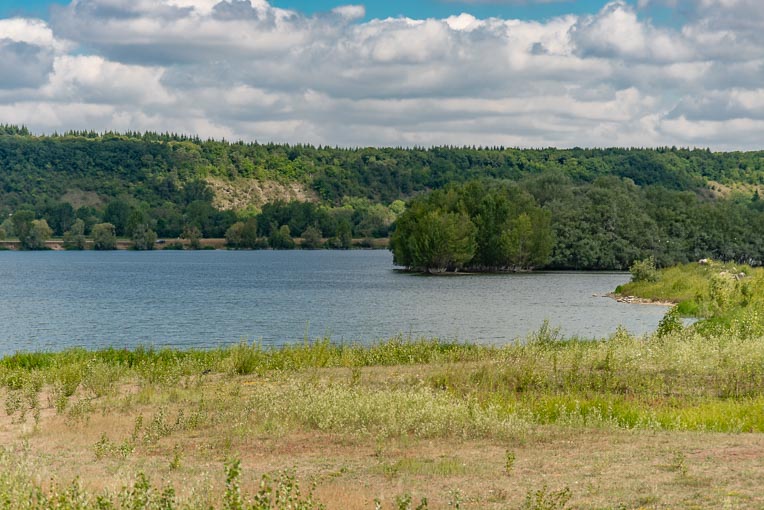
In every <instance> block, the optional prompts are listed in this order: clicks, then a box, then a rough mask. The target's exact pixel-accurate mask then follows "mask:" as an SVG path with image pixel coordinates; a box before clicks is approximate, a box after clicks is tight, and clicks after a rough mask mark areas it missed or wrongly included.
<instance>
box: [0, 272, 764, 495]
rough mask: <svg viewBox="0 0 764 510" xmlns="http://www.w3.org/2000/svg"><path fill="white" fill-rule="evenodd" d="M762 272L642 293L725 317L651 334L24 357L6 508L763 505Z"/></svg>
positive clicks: (11, 429) (638, 291)
mask: <svg viewBox="0 0 764 510" xmlns="http://www.w3.org/2000/svg"><path fill="white" fill-rule="evenodd" d="M733 269H734V270H738V269H739V271H737V272H733V271H732V270H733ZM682 271H684V272H686V273H687V275H686V277H685V278H683V277H682V276H681V274H682ZM740 272H745V273H746V276H745V277H741V278H740V279H738V278H732V277H731V276H730V275H732V274H735V275H738V274H739V273H740ZM698 275H699V276H698ZM762 282H764V277H763V276H762V273H761V270H758V269H756V270H754V269H750V268H742V269H740V268H737V267H736V268H732V267H731V266H729V267H728V266H706V267H702V268H700V269H698V267H696V266H693V265H690V266H685V267H684V268H678V269H668V270H664V271H662V272H661V273H660V276H659V279H658V281H657V282H651V283H640V284H639V285H631V286H627V287H625V288H624V289H621V291H622V292H624V293H629V294H630V295H639V296H642V297H649V296H652V297H653V298H654V299H661V300H665V299H672V300H679V299H680V298H681V297H683V296H684V297H686V296H688V295H692V296H693V297H692V298H690V299H691V300H692V301H693V302H694V303H695V305H697V309H698V310H703V311H704V312H703V313H704V314H705V315H708V316H709V318H708V319H706V320H705V321H702V322H700V323H698V324H696V325H695V326H692V327H689V328H685V327H683V326H682V325H681V323H680V324H678V325H676V324H674V326H672V327H662V328H661V331H660V333H656V334H654V335H651V336H646V337H635V336H633V335H630V334H628V333H626V332H625V331H622V330H619V331H616V332H615V333H614V334H613V335H611V336H610V337H609V338H606V339H602V340H599V341H580V340H577V339H568V340H566V339H563V338H561V337H560V335H559V333H558V332H557V331H555V330H553V329H551V328H549V327H548V325H544V326H543V327H542V328H540V329H539V330H538V331H537V332H536V333H534V334H533V335H530V336H529V337H528V338H527V339H525V340H524V341H522V342H516V343H513V344H509V345H504V346H500V347H499V346H478V345H469V344H460V343H448V342H440V341H437V340H413V341H412V340H408V339H404V338H394V339H391V340H389V341H386V342H381V343H378V344H376V345H373V346H366V347H364V346H359V345H348V344H346V345H338V344H334V343H331V342H329V341H328V340H321V341H316V342H312V343H305V344H301V345H296V346H289V347H284V348H279V349H273V348H264V347H262V346H261V345H258V344H239V345H234V346H231V347H228V348H220V349H215V350H209V351H193V350H192V351H173V350H153V349H148V348H143V349H136V350H133V351H125V350H116V349H106V350H100V351H86V350H81V349H74V350H68V351H64V352H59V353H17V354H15V355H12V356H6V357H4V358H2V359H0V398H2V402H3V404H4V405H3V408H4V415H3V416H0V444H3V445H5V448H4V449H2V450H0V466H2V467H0V508H210V507H212V508H227V509H228V508H287V507H289V508H320V507H321V505H326V507H327V508H375V507H379V508H417V507H420V508H425V507H427V508H446V507H450V508H454V507H458V508H497V509H498V508H502V509H504V508H510V509H515V508H614V509H615V508H672V507H693V508H721V507H728V508H750V507H760V506H762V505H764V497H763V496H762V495H761V492H760V490H759V487H760V485H761V483H764V474H763V473H762V472H761V470H760V467H759V466H758V462H759V459H760V458H761V456H762V455H764V436H762V435H761V432H764V413H762V412H761V409H762V408H764V334H762V330H761V320H760V319H759V314H760V312H761V310H762V302H761V299H762V297H761V296H762V295H764V293H762V292H760V291H761V289H762V287H761V285H762ZM667 320H668V319H667ZM0 414H2V413H0ZM263 474H265V478H263Z"/></svg>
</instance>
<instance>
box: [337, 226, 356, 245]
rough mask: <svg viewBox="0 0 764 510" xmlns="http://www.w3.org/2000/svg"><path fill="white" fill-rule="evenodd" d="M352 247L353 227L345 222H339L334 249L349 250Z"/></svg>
mask: <svg viewBox="0 0 764 510" xmlns="http://www.w3.org/2000/svg"><path fill="white" fill-rule="evenodd" d="M352 245H353V227H352V225H350V222H349V221H347V220H341V221H340V223H339V224H338V225H337V242H336V245H335V247H336V248H339V249H341V250H349V249H350V248H351V247H352Z"/></svg>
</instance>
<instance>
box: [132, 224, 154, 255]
mask: <svg viewBox="0 0 764 510" xmlns="http://www.w3.org/2000/svg"><path fill="white" fill-rule="evenodd" d="M156 242H157V234H156V232H154V231H153V230H151V229H150V228H149V226H148V225H146V224H145V223H141V224H140V225H138V226H137V227H135V229H134V231H133V248H135V249H136V250H141V251H142V250H153V249H154V245H155V244H156Z"/></svg>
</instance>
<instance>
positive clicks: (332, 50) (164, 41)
mask: <svg viewBox="0 0 764 510" xmlns="http://www.w3.org/2000/svg"><path fill="white" fill-rule="evenodd" d="M655 3H662V4H663V5H668V6H669V7H670V6H671V5H672V0H642V1H640V3H639V6H638V7H634V6H633V5H632V4H629V3H626V2H624V1H621V0H617V1H613V2H610V3H608V4H605V5H603V7H602V8H601V9H600V10H599V11H598V12H593V13H590V14H588V15H569V16H562V17H557V18H554V19H549V20H543V21H532V20H531V21H521V20H512V19H500V18H489V19H479V18H476V17H475V16H473V15H470V14H467V13H462V14H454V15H453V16H451V17H448V18H446V19H427V20H418V19H410V18H390V19H375V20H370V21H361V20H362V19H363V18H364V17H365V10H364V8H363V7H362V6H360V5H354V4H353V5H350V4H349V5H338V6H337V7H335V8H333V9H331V10H329V11H327V12H323V13H318V14H314V15H311V16H308V15H305V14H303V13H300V12H298V11H293V10H287V9H280V8H277V7H274V6H272V5H271V4H270V3H268V2H267V1H266V0H222V1H221V0H71V2H70V3H69V4H67V5H64V6H60V7H57V8H54V9H53V12H52V16H51V20H50V22H49V23H45V22H42V21H39V20H29V19H6V20H0V76H2V77H3V78H2V79H0V118H2V121H3V122H20V123H25V124H27V125H29V126H30V127H32V128H33V129H36V130H40V131H52V130H59V131H60V130H63V129H71V128H76V129H91V128H93V129H117V130H122V129H125V130H126V129H151V130H162V131H164V130H171V131H182V132H190V133H198V134H200V135H202V136H214V137H226V138H228V139H235V138H242V139H248V140H251V139H258V140H262V141H266V140H272V141H287V142H310V143H320V144H332V145H335V144H336V145H352V146H355V145H414V144H416V145H434V144H470V145H471V144H478V145H480V144H482V145H499V144H501V145H513V146H514V145H517V146H550V145H556V146H609V145H628V146H633V145H636V146H654V145H700V146H711V147H713V148H718V149H738V148H758V147H759V144H760V140H758V137H757V136H756V129H758V127H759V125H760V123H762V122H764V89H762V87H761V83H762V82H763V80H762V78H763V77H764V76H763V75H764V50H762V48H764V40H762V38H763V37H764V36H762V35H761V34H764V16H763V15H762V9H761V8H760V7H757V4H758V0H688V1H687V2H681V5H679V3H676V5H675V8H676V9H683V10H682V16H684V19H685V23H683V24H682V26H679V27H667V26H663V25H659V24H655V23H653V22H652V21H651V20H650V19H649V18H648V17H647V16H646V15H645V14H644V12H643V11H642V10H641V9H642V8H646V7H649V6H650V4H655ZM741 16H742V18H743V19H742V20H741V19H738V18H740V17H741Z"/></svg>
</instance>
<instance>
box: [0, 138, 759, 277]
mask: <svg viewBox="0 0 764 510" xmlns="http://www.w3.org/2000/svg"><path fill="white" fill-rule="evenodd" d="M210 177H215V178H217V179H223V180H229V181H231V182H233V181H235V180H236V179H240V178H253V179H259V180H270V181H277V182H280V183H300V184H301V185H302V186H304V187H306V188H308V189H312V190H313V191H314V192H315V194H316V196H318V197H319V201H318V202H316V203H312V202H307V203H301V202H289V203H287V202H275V203H272V204H266V205H265V206H263V207H262V209H261V210H237V211H234V210H220V209H219V208H217V207H216V206H215V205H214V204H215V200H214V193H213V191H212V189H211V188H210V186H209V184H208V181H207V179H208V178H210ZM474 181H478V184H474ZM762 184H764V152H744V153H743V152H737V153H735V152H733V153H713V152H710V151H708V150H702V149H682V148H674V147H671V148H669V147H666V148H658V149H619V148H611V149H566V150H560V149H552V148H549V149H515V148H505V147H490V148H481V147H432V148H418V147H414V148H358V149H343V148H332V147H321V146H319V147H315V146H310V145H284V144H260V143H242V142H234V143H231V142H227V141H224V140H222V141H221V140H202V139H200V138H198V137H190V136H184V135H177V134H172V133H134V132H128V133H96V132H93V131H86V132H85V131H83V132H68V133H64V134H55V135H50V136H35V135H33V134H31V133H30V132H29V130H27V129H26V128H24V127H19V126H10V125H0V237H2V236H4V237H5V238H14V237H18V238H19V239H20V240H22V239H23V242H22V244H23V245H24V247H25V248H28V249H34V248H36V247H39V246H40V239H44V238H46V237H51V236H53V237H62V238H64V240H65V241H66V240H67V239H68V240H69V241H70V242H69V246H72V247H74V248H75V249H76V248H77V247H78V246H81V245H83V242H84V241H83V239H87V240H89V241H90V240H94V239H95V237H96V234H98V237H99V238H100V239H101V240H102V241H104V242H103V243H99V244H98V245H99V246H109V243H108V242H106V241H109V240H110V239H111V238H112V237H113V238H114V239H118V238H122V239H131V240H133V241H134V242H135V244H136V246H152V243H151V241H152V239H159V238H161V239H177V238H185V239H187V240H188V241H189V244H191V245H192V246H198V241H199V240H200V239H203V238H223V237H225V238H226V239H227V241H228V244H229V246H231V247H237V248H262V247H271V248H275V247H279V248H283V247H290V246H291V245H292V244H291V242H293V238H294V237H301V238H303V239H304V240H305V239H307V240H308V242H307V244H306V245H307V246H323V245H324V244H325V245H327V246H330V247H346V246H348V244H349V242H348V240H349V239H352V238H374V237H387V236H390V235H392V236H393V239H394V244H395V243H396V242H397V243H398V244H399V245H400V239H401V238H402V237H404V232H405V231H406V229H412V228H413V227H412V225H414V224H420V223H421V224H422V225H430V226H431V227H432V228H431V229H430V230H431V231H432V232H435V231H436V229H435V228H434V226H437V225H440V226H443V229H442V230H443V232H446V233H448V235H449V236H454V235H456V236H457V237H458V238H460V239H462V240H463V241H465V243H464V246H465V250H463V254H462V256H461V257H460V259H464V257H466V256H467V255H471V257H470V258H469V259H465V260H464V261H463V262H459V263H453V262H448V263H444V262H439V264H441V265H444V266H445V267H450V268H453V267H456V266H465V265H474V266H475V268H483V267H484V268H489V269H490V268H494V269H513V268H514V269H522V268H525V267H548V268H555V269H563V268H564V269H625V268H628V267H629V266H630V265H631V263H632V262H633V261H634V260H639V259H642V258H645V256H650V255H652V256H654V257H655V259H656V261H657V263H658V264H659V265H668V264H672V263H677V262H684V261H688V260H693V259H697V258H703V257H712V258H717V259H722V260H740V261H746V262H752V263H761V261H762V259H764V257H763V256H762V250H763V248H762V242H763V241H762V236H761V225H762V217H761V215H762V201H761V199H760V197H759V194H758V191H756V189H757V187H759V186H760V185H762ZM725 186H729V187H730V188H737V189H738V190H739V191H738V192H735V193H732V194H727V195H728V196H717V195H718V193H715V192H712V191H711V190H710V188H711V187H716V188H718V189H722V188H724V187H725ZM478 188H479V189H481V191H480V193H482V194H484V195H485V196H480V197H478V196H477V195H479V194H480V193H477V192H475V191H474V190H475V189H478ZM470 190H471V191H470ZM727 191H728V190H727ZM465 194H466V195H465ZM470 194H472V195H470ZM456 195H458V196H459V198H458V199H454V197H455V196H456ZM462 195H464V196H462ZM473 195H474V196H473ZM478 198H480V200H478ZM489 198H490V200H489ZM484 199H485V200H488V201H487V202H485V203H483V201H484ZM444 200H445V201H446V202H442V201H444ZM491 200H493V202H491ZM405 201H409V202H410V203H409V213H407V215H404V216H401V214H402V213H403V210H404V208H405V205H404V202H405ZM449 201H450V202H449ZM441 202H442V203H441ZM419 213H422V214H421V217H420V215H419ZM425 213H426V214H425ZM412 215H414V216H417V219H416V221H414V220H413V219H412V217H413V216H412ZM425 216H426V218H425ZM491 218H493V219H491ZM466 220H469V223H468V222H467V221H466ZM489 220H490V221H489ZM428 222H429V223H428ZM470 224H471V226H470ZM489 224H490V225H489ZM497 225H498V226H497ZM396 228H397V230H396ZM523 231H530V232H532V233H537V232H546V233H550V234H549V236H548V237H544V242H543V243H542V242H541V240H540V239H539V240H537V243H538V246H537V248H538V249H539V251H538V253H535V255H533V256H530V255H528V253H527V251H528V250H531V248H530V247H529V245H528V244H527V238H526V236H525V235H520V234H519V232H523ZM393 232H400V233H397V234H394V233H393ZM112 233H113V234H112ZM459 233H461V234H464V235H457V234H459ZM396 236H397V238H396ZM513 236H514V237H513ZM395 239H398V241H395ZM549 239H551V241H549ZM470 240H471V241H470ZM489 240H492V241H490V242H489ZM325 241H326V242H325ZM467 241H470V242H467ZM427 242H429V243H434V241H432V240H430V241H427V240H426V239H424V238H423V239H421V240H420V241H419V243H420V244H419V245H421V246H424V244H422V243H427ZM473 242H474V246H475V251H474V253H473V252H472V250H470V249H469V248H470V246H471V245H472V244H471V243H473ZM549 244H551V248H550V249H545V250H541V247H542V246H547V245H549ZM419 245H418V246H419ZM513 247H514V248H513ZM405 249H413V248H405ZM405 249H404V248H400V249H399V250H405ZM512 250H515V251H512ZM531 251H533V250H531ZM547 252H548V253H547ZM401 253H402V254H401V255H400V257H401V259H400V260H403V261H408V260H414V259H413V258H411V257H413V254H412V253H413V252H410V253H408V254H405V253H403V252H401ZM545 253H547V255H546V256H545V257H542V256H541V255H543V254H545ZM499 255H501V256H499ZM521 255H522V257H526V258H524V259H523V258H522V257H521ZM396 256H397V255H396ZM407 257H408V258H407ZM518 257H520V258H519V259H518ZM406 265H408V264H406ZM414 265H418V264H414Z"/></svg>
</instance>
